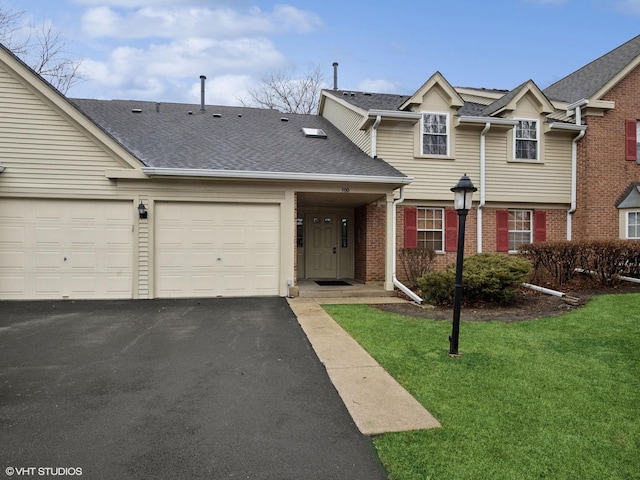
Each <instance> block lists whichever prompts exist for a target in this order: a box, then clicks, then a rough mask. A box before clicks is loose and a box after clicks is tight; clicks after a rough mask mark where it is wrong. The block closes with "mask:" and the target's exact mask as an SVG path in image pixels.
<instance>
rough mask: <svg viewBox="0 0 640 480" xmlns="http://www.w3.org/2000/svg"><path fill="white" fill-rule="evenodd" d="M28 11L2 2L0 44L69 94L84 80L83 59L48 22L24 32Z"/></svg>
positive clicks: (61, 90)
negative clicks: (74, 55) (72, 52)
mask: <svg viewBox="0 0 640 480" xmlns="http://www.w3.org/2000/svg"><path fill="white" fill-rule="evenodd" d="M24 15H25V12H24V11H23V10H13V9H11V8H9V7H6V6H4V4H0V43H2V44H3V45H4V46H5V47H7V48H8V49H9V50H11V51H13V53H15V54H16V55H17V56H18V57H20V58H21V59H22V60H23V61H24V62H25V63H26V64H27V65H29V66H30V67H31V68H32V69H33V70H34V71H35V72H36V73H38V74H39V75H42V76H43V77H44V78H45V79H46V80H47V81H49V83H51V85H53V86H54V87H55V88H57V89H58V90H60V92H62V93H64V94H66V93H67V92H68V91H69V89H70V88H71V87H72V86H73V85H75V84H76V83H77V82H78V81H80V80H81V76H80V74H79V72H78V68H79V67H80V62H79V61H78V60H75V59H73V58H72V57H71V56H70V55H69V54H68V52H67V51H66V50H65V49H66V46H67V44H68V41H67V38H66V37H65V35H64V33H63V31H62V30H60V29H56V28H54V27H53V26H52V25H51V24H50V23H48V22H44V21H43V22H42V24H41V25H38V26H36V25H33V24H32V25H30V26H29V27H28V29H27V31H26V33H25V32H24V30H25V29H24V28H23V25H22V23H21V21H22V18H23V17H24Z"/></svg>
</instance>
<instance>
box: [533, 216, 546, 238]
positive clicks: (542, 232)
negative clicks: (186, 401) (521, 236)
mask: <svg viewBox="0 0 640 480" xmlns="http://www.w3.org/2000/svg"><path fill="white" fill-rule="evenodd" d="M533 241H534V242H546V241H547V212H533Z"/></svg>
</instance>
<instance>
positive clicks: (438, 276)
mask: <svg viewBox="0 0 640 480" xmlns="http://www.w3.org/2000/svg"><path fill="white" fill-rule="evenodd" d="M455 270H456V266H455V264H452V265H449V266H448V267H447V268H446V270H445V271H444V272H433V273H429V274H427V275H425V276H423V277H422V278H421V279H420V280H419V281H418V286H419V287H420V288H421V289H422V292H423V295H424V299H425V301H427V302H429V303H433V304H436V305H452V304H453V296H454V287H455ZM530 272H531V263H530V262H529V261H528V260H526V259H524V258H520V257H508V256H505V255H498V254H491V253H481V254H478V255H473V256H471V257H469V258H467V259H465V261H464V268H463V272H462V285H463V292H464V294H463V298H462V299H463V303H464V304H471V305H473V304H479V303H497V304H501V305H504V304H508V303H510V302H512V301H513V300H514V298H515V297H516V295H517V293H518V288H519V286H520V284H522V282H524V281H525V279H526V278H527V277H528V275H529V274H530Z"/></svg>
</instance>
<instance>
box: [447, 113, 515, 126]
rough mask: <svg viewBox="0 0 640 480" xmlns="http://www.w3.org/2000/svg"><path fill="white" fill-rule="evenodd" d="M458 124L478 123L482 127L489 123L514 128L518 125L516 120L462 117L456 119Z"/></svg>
mask: <svg viewBox="0 0 640 480" xmlns="http://www.w3.org/2000/svg"><path fill="white" fill-rule="evenodd" d="M458 122H459V123H479V124H482V125H486V124H487V123H491V124H493V125H508V126H513V127H515V126H516V125H518V120H513V119H511V118H500V117H467V116H462V117H459V118H458Z"/></svg>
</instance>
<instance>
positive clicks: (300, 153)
mask: <svg viewBox="0 0 640 480" xmlns="http://www.w3.org/2000/svg"><path fill="white" fill-rule="evenodd" d="M203 81H204V79H203ZM203 107H204V108H203ZM202 110H205V111H202ZM410 181H411V179H410V178H408V177H406V176H405V175H404V174H402V173H401V172H399V171H398V170H396V169H395V168H393V167H391V166H389V165H388V164H387V163H385V162H384V161H382V160H372V159H371V158H369V157H368V156H367V155H365V154H364V153H363V152H361V151H360V150H359V149H358V148H357V147H355V146H354V145H353V144H352V143H351V142H350V141H349V140H348V139H347V138H346V137H344V135H342V134H341V133H340V132H339V131H338V130H337V129H336V128H335V127H334V126H332V125H331V124H330V123H329V122H328V121H327V120H326V119H324V118H322V117H319V116H317V115H283V114H281V113H279V112H277V111H274V110H262V109H250V108H234V107H210V106H202V105H183V104H156V103H153V102H138V101H99V100H72V101H70V100H68V99H67V98H65V97H64V96H62V95H61V94H60V93H59V92H57V91H56V90H55V89H53V88H52V87H51V86H50V85H49V84H48V83H46V82H45V81H44V80H43V79H42V78H40V77H39V76H37V75H36V74H35V73H34V72H33V71H32V70H30V69H29V68H28V67H27V66H26V65H25V64H24V63H23V62H21V61H20V60H19V59H18V58H17V57H15V56H14V55H13V54H11V53H10V52H9V51H7V50H6V49H4V48H0V298H1V299H56V298H155V297H215V296H245V295H279V296H285V295H287V293H288V290H289V287H290V286H291V285H293V284H295V281H296V278H297V277H300V278H308V277H312V278H334V279H335V278H338V277H340V278H357V275H356V273H355V269H356V267H355V266H356V265H357V264H361V263H373V262H372V260H370V259H369V256H375V258H376V261H378V262H380V263H381V266H380V268H379V271H380V272H381V275H380V277H379V278H377V279H378V280H380V281H385V282H386V285H387V288H388V289H392V288H393V284H392V280H391V269H387V272H385V264H387V265H389V264H391V258H392V257H391V255H392V250H391V245H393V242H391V241H387V239H386V238H385V235H386V234H385V231H386V232H388V235H389V238H390V235H391V232H392V228H391V224H390V221H391V219H392V218H393V214H392V212H391V208H392V206H393V203H392V202H393V198H394V191H395V190H397V189H398V188H399V187H400V186H402V185H405V184H407V183H409V182H410ZM372 203H373V204H376V205H381V206H382V210H383V212H384V213H385V214H386V215H385V218H387V219H388V220H387V223H388V225H385V223H384V222H385V221H384V219H383V220H382V222H383V223H382V224H375V225H372V227H371V231H370V230H369V229H365V230H357V231H356V229H355V228H354V210H356V209H358V208H361V207H362V206H363V205H369V204H372ZM139 205H142V206H143V207H144V209H146V214H145V215H140V214H139V212H138V206H139ZM143 217H144V218H143ZM372 235H375V238H376V240H379V235H382V243H381V247H382V250H378V249H377V248H371V249H369V248H362V247H361V246H362V245H369V244H370V243H371V240H370V237H371V236H372ZM385 245H386V247H385Z"/></svg>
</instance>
